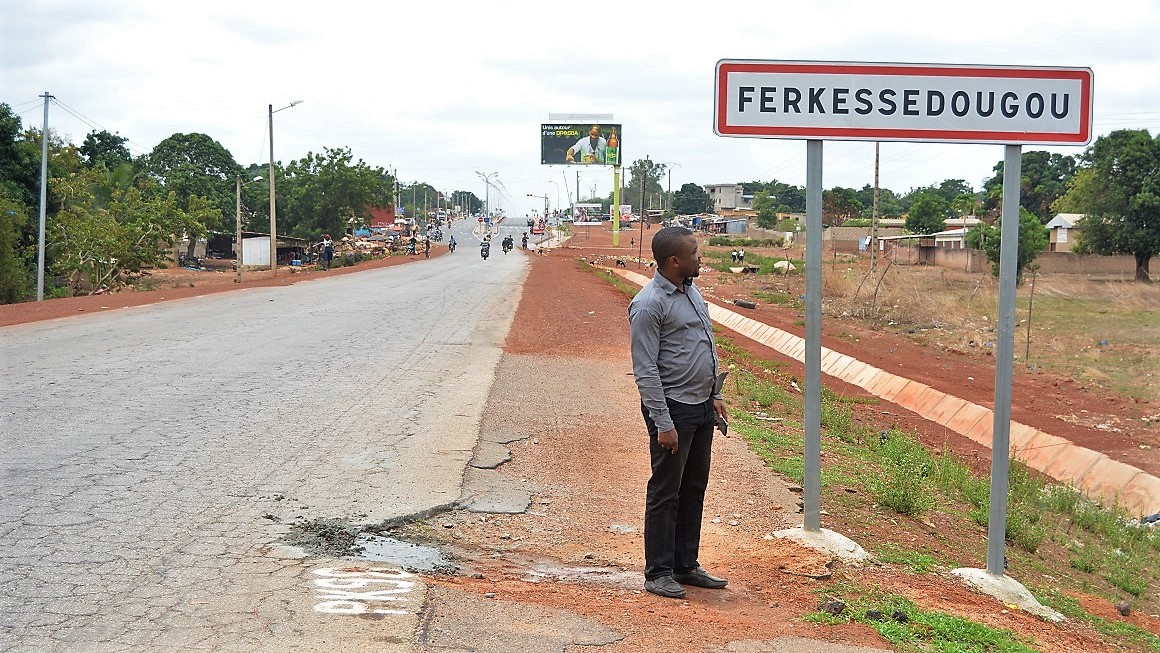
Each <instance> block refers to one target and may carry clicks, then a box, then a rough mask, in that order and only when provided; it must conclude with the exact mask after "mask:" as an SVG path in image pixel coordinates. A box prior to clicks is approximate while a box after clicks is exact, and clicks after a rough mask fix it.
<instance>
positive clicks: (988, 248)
mask: <svg viewBox="0 0 1160 653" xmlns="http://www.w3.org/2000/svg"><path fill="white" fill-rule="evenodd" d="M1002 222H1003V221H1002V219H1001V218H1000V219H999V220H997V221H996V222H995V224H994V225H993V226H992V225H988V224H986V223H983V222H980V223H979V224H977V225H975V226H974V227H972V228H971V229H970V231H968V232H967V246H968V247H971V248H974V249H981V250H983V251H984V252H986V254H987V260H988V261H990V262H991V274H992V275H993V276H995V277H998V276H999V263H1000V260H999V259H1000V253H1001V251H1002V240H1003V229H1002ZM1046 247H1047V228H1046V227H1044V226H1043V223H1041V222H1040V221H1039V218H1038V217H1037V216H1036V215H1035V214H1034V213H1032V212H1031V211H1028V210H1027V209H1025V208H1023V207H1019V254H1018V256H1017V257H1016V263H1015V284H1016V285H1020V284H1022V283H1023V270H1024V269H1025V268H1026V267H1027V266H1028V265H1030V264H1031V262H1032V261H1034V260H1035V257H1037V256H1039V253H1040V252H1042V251H1043V250H1044V248H1046Z"/></svg>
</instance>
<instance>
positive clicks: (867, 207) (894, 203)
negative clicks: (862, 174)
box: [854, 184, 902, 218]
mask: <svg viewBox="0 0 1160 653" xmlns="http://www.w3.org/2000/svg"><path fill="white" fill-rule="evenodd" d="M854 197H855V198H857V199H858V201H859V202H861V203H862V217H864V218H872V217H874V187H873V186H871V185H870V184H866V185H865V186H863V187H862V189H861V190H859V191H857V192H856V193H854ZM900 215H902V204H901V202H900V200H899V197H898V195H896V194H895V193H894V191H892V190H890V189H889V188H882V187H879V188H878V216H879V217H883V218H894V217H898V216H900Z"/></svg>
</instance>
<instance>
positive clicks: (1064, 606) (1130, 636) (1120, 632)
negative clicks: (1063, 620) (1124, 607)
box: [1035, 589, 1160, 651]
mask: <svg viewBox="0 0 1160 653" xmlns="http://www.w3.org/2000/svg"><path fill="white" fill-rule="evenodd" d="M1035 598H1036V599H1038V600H1039V602H1040V603H1042V604H1043V605H1046V606H1049V607H1050V608H1052V609H1054V610H1055V611H1056V612H1059V613H1060V614H1062V615H1063V616H1065V617H1067V618H1068V619H1074V620H1076V621H1082V622H1084V623H1087V624H1088V625H1090V626H1091V627H1092V628H1094V629H1095V630H1096V632H1099V633H1102V634H1104V635H1108V636H1110V637H1115V638H1116V639H1123V640H1127V641H1129V642H1131V643H1133V644H1136V645H1139V646H1144V647H1147V648H1148V650H1151V651H1160V637H1157V636H1156V635H1154V634H1152V633H1151V632H1149V631H1148V630H1145V629H1143V628H1141V627H1139V626H1137V625H1135V624H1131V623H1128V622H1126V621H1108V620H1106V619H1104V618H1102V617H1097V616H1095V615H1093V614H1091V613H1089V612H1088V611H1087V610H1084V609H1083V606H1081V605H1080V604H1079V601H1077V600H1076V599H1075V598H1073V597H1070V596H1068V595H1066V594H1064V593H1062V592H1060V591H1059V590H1056V589H1053V590H1051V591H1048V592H1045V593H1043V594H1042V595H1038V596H1036V597H1035Z"/></svg>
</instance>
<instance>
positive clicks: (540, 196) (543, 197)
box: [528, 193, 548, 222]
mask: <svg viewBox="0 0 1160 653" xmlns="http://www.w3.org/2000/svg"><path fill="white" fill-rule="evenodd" d="M528 197H536V198H539V199H542V200H544V221H545V222H546V221H547V220H548V196H547V195H533V194H531V193H528Z"/></svg>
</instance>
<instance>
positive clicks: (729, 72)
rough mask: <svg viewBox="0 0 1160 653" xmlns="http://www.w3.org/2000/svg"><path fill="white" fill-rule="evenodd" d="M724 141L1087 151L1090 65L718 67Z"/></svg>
mask: <svg viewBox="0 0 1160 653" xmlns="http://www.w3.org/2000/svg"><path fill="white" fill-rule="evenodd" d="M716 82H717V84H716V91H715V98H714V107H715V109H716V110H715V112H714V122H713V129H714V131H715V132H716V133H717V134H718V135H720V136H741V137H750V138H792V139H817V140H873V141H910V142H940V143H1001V144H1034V145H1083V144H1085V143H1087V142H1089V141H1090V140H1091V133H1092V83H1093V80H1092V71H1091V69H1089V68H1048V67H1014V66H963V65H954V64H883V63H852V62H825V61H750V60H728V59H722V60H721V61H719V62H717V79H716Z"/></svg>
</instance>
